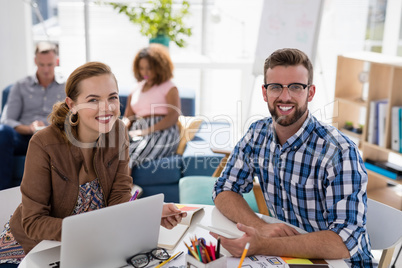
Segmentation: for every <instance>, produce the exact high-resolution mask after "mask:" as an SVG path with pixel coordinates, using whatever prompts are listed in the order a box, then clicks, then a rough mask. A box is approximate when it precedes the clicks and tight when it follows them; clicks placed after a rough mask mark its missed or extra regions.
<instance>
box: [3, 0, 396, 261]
mask: <svg viewBox="0 0 402 268" xmlns="http://www.w3.org/2000/svg"><path fill="white" fill-rule="evenodd" d="M133 1H135V2H146V1H142V0H131V2H133ZM99 2H102V1H92V0H91V1H89V0H69V1H67V0H40V1H33V0H13V1H9V0H0V36H1V41H0V91H2V90H3V89H4V88H5V87H7V86H8V85H10V84H12V83H13V82H14V81H16V80H18V79H20V78H22V77H24V76H26V75H29V74H32V73H34V72H35V65H34V62H33V54H34V53H33V50H34V44H35V42H37V41H41V40H50V41H54V42H56V43H58V44H59V49H60V65H59V66H58V67H57V73H58V75H61V76H63V77H65V78H67V77H68V75H69V74H70V73H71V72H72V71H73V70H74V69H75V68H76V67H78V66H79V65H81V64H83V63H85V62H87V61H102V62H105V63H106V64H108V65H110V66H111V68H112V70H113V72H114V73H115V75H116V78H117V80H118V83H119V89H120V92H122V93H126V94H128V93H129V92H130V91H131V89H132V88H133V87H134V85H135V83H136V81H135V79H134V77H133V75H132V67H131V66H132V60H133V58H134V55H135V54H136V52H137V51H138V50H139V49H141V48H143V47H146V46H147V45H148V42H149V40H148V38H147V37H144V36H142V35H141V34H140V33H139V27H138V26H136V25H134V24H132V23H130V22H129V21H128V19H127V18H126V17H125V16H124V15H122V14H118V13H117V12H116V11H115V10H113V9H112V8H111V7H110V6H106V5H102V4H99ZM119 2H130V1H119ZM174 2H176V4H177V3H180V2H181V1H180V0H177V1H174ZM266 2H269V3H271V4H272V5H274V6H275V7H276V5H277V3H275V1H269V0H251V1H246V0H189V3H190V11H191V15H190V16H189V17H188V18H187V19H186V23H188V25H190V26H191V27H192V31H193V35H192V36H191V37H188V38H186V41H187V43H188V45H187V46H186V47H184V48H180V47H178V46H177V45H175V44H174V43H172V42H171V43H170V45H169V51H170V54H171V57H172V60H173V62H174V63H175V73H174V82H175V83H176V84H177V85H178V88H179V91H180V93H183V94H189V93H190V94H192V95H193V96H194V99H195V114H196V115H197V116H200V117H202V118H204V119H208V120H211V121H226V122H230V124H231V125H232V126H233V127H232V130H233V132H234V135H232V137H233V139H234V140H233V143H235V142H236V141H237V140H238V139H239V138H240V137H241V135H242V134H243V133H244V132H245V131H246V130H247V128H248V126H249V125H250V124H251V123H252V122H253V121H255V120H257V119H260V118H263V117H266V116H269V112H268V109H267V107H266V103H265V102H264V101H263V99H262V96H261V85H262V83H263V78H262V75H261V74H260V73H258V72H256V71H255V70H253V68H254V63H255V60H256V50H257V47H258V42H259V40H260V39H259V37H260V36H259V35H260V33H261V21H262V17H263V16H266V15H267V13H264V12H263V11H264V5H266V4H267V3H266ZM301 2H302V1H301ZM316 2H317V3H319V4H320V5H321V6H320V10H319V14H318V17H315V18H313V17H314V16H316V15H313V14H311V13H310V12H309V10H302V9H301V11H300V12H302V13H303V14H302V15H301V17H302V18H303V21H304V22H305V23H306V25H308V23H311V21H312V20H313V21H314V20H316V22H317V23H318V24H317V28H316V31H315V32H314V36H310V37H308V38H311V39H313V48H314V51H313V59H314V60H313V65H314V68H315V73H314V84H315V85H316V88H317V91H316V96H315V98H314V100H313V101H312V102H311V103H310V104H309V109H310V111H311V112H312V113H313V114H314V115H315V116H316V117H317V118H318V119H319V120H321V121H323V122H325V123H328V124H331V123H332V122H333V118H334V116H336V115H334V114H333V105H334V102H335V85H336V72H337V60H338V56H339V55H345V54H346V55H353V54H354V53H360V52H362V51H366V52H370V51H371V52H376V53H380V55H381V56H384V57H387V58H389V57H392V58H394V59H395V61H396V62H399V63H400V64H402V27H401V26H402V20H401V15H402V1H399V0H358V1H350V0H317V1H316ZM300 5H301V4H300ZM293 12H295V10H279V11H278V12H277V14H276V16H275V17H272V19H275V20H277V23H278V27H279V28H280V24H281V23H283V21H285V20H287V19H289V17H288V16H291V15H292V14H293ZM269 15H272V14H271V13H269ZM271 30H272V29H271ZM276 34H277V33H275V31H274V30H272V38H271V39H269V40H265V42H268V43H275V42H276V39H275V38H276ZM300 38H303V36H302V37H300ZM266 56H267V57H268V54H267V55H266ZM398 57H401V58H398ZM261 69H262V66H261ZM261 72H262V70H261ZM401 93H402V89H401ZM0 96H1V94H0ZM361 118H365V115H362V116H361ZM363 121H364V119H362V122H361V123H364V122H363ZM394 159H395V160H394V161H395V162H399V163H401V160H402V155H401V154H395V156H394ZM392 187H393V189H394V193H395V194H396V195H398V196H399V199H398V200H402V184H401V183H400V182H399V183H397V184H396V185H392ZM399 209H402V201H401V203H400V206H399ZM399 247H400V245H399V246H398V247H397V250H395V254H394V258H395V255H396V254H397V252H398V249H399ZM398 265H400V266H398ZM396 267H402V257H400V258H399V260H398V264H397V266H396Z"/></svg>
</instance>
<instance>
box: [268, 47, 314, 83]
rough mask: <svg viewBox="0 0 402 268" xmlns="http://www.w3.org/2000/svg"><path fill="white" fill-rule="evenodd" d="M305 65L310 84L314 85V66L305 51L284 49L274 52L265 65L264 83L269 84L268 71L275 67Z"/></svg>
mask: <svg viewBox="0 0 402 268" xmlns="http://www.w3.org/2000/svg"><path fill="white" fill-rule="evenodd" d="M296 65H303V66H304V67H306V69H307V71H308V84H312V83H313V73H314V71H313V65H312V64H311V61H310V59H309V58H308V56H307V55H306V53H304V52H303V51H301V50H299V49H296V48H282V49H278V50H276V51H274V52H273V53H272V54H271V55H270V56H269V57H268V58H267V59H266V60H265V64H264V83H266V82H267V77H266V76H267V70H268V69H273V68H274V67H275V66H296Z"/></svg>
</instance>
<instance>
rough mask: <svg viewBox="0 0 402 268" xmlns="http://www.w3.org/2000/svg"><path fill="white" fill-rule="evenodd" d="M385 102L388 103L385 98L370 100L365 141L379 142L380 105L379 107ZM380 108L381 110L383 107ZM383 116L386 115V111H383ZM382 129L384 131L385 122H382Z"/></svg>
mask: <svg viewBox="0 0 402 268" xmlns="http://www.w3.org/2000/svg"><path fill="white" fill-rule="evenodd" d="M386 103H388V100H387V99H381V100H374V101H371V102H370V114H369V125H368V134H367V141H368V142H370V143H372V144H379V135H380V134H379V132H380V129H379V122H380V120H379V113H380V107H381V105H383V104H386ZM381 110H382V111H383V110H384V108H382V109H381ZM385 116H386V113H384V117H385ZM384 120H385V119H384ZM382 131H385V124H384V129H383V130H382Z"/></svg>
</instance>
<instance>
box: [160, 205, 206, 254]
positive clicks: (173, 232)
mask: <svg viewBox="0 0 402 268" xmlns="http://www.w3.org/2000/svg"><path fill="white" fill-rule="evenodd" d="M176 206H177V208H178V209H180V210H181V211H185V212H187V217H185V218H183V219H182V221H181V222H180V223H179V224H178V225H177V226H175V227H174V228H173V229H170V230H169V229H166V228H165V227H163V226H160V230H159V239H158V247H162V248H166V249H169V250H171V249H174V248H175V247H176V245H177V243H178V242H179V241H180V239H181V238H182V236H183V235H184V234H185V233H186V231H187V229H188V228H189V227H190V224H191V220H192V219H193V215H194V214H195V213H196V212H197V211H200V210H201V209H203V207H202V206H188V205H182V204H176Z"/></svg>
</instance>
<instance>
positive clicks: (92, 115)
mask: <svg viewBox="0 0 402 268" xmlns="http://www.w3.org/2000/svg"><path fill="white" fill-rule="evenodd" d="M66 96H67V97H66V98H65V101H63V102H59V103H57V104H55V105H54V107H53V112H52V113H51V115H50V121H51V126H50V127H47V128H45V129H43V130H40V131H38V132H37V133H35V134H34V135H33V137H32V139H31V141H30V143H29V147H28V152H27V156H26V164H25V172H24V177H23V179H22V183H21V194H22V203H21V204H20V205H19V206H18V208H17V209H16V210H15V212H14V214H13V216H12V218H11V220H10V223H9V225H8V224H7V225H6V228H5V230H4V231H3V233H2V235H1V237H0V241H1V242H0V252H1V253H2V254H0V263H1V262H11V263H14V264H15V263H19V262H20V261H21V259H22V258H23V257H24V255H25V254H27V253H28V252H29V251H30V250H31V249H32V248H33V247H34V246H35V245H37V244H38V243H39V242H40V241H41V240H45V239H46V240H57V241H60V239H61V226H62V221H63V218H65V217H67V216H70V215H74V214H79V213H84V212H87V211H91V210H96V209H101V208H103V207H107V206H113V205H116V204H120V203H123V202H127V201H129V200H130V198H131V185H132V178H131V177H130V176H129V175H128V162H129V158H128V145H129V143H128V134H127V128H126V127H125V125H124V124H123V122H122V121H121V120H119V119H118V117H119V116H120V109H119V106H120V102H119V92H118V87H117V81H116V79H115V76H114V75H113V73H112V72H111V70H110V68H109V67H108V66H107V65H105V64H103V63H100V62H89V63H86V64H84V65H82V66H80V67H78V68H77V69H76V70H74V71H73V72H72V74H71V75H70V77H69V78H68V80H67V84H66ZM134 202H135V201H134ZM185 216H186V213H182V212H181V211H180V210H179V209H177V207H176V206H175V205H174V204H164V206H163V211H162V218H161V225H162V226H164V227H166V228H168V229H171V228H173V227H174V226H176V225H177V224H178V223H179V222H180V221H181V219H182V217H185ZM10 256H11V257H12V260H10ZM0 267H1V266H0Z"/></svg>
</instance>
